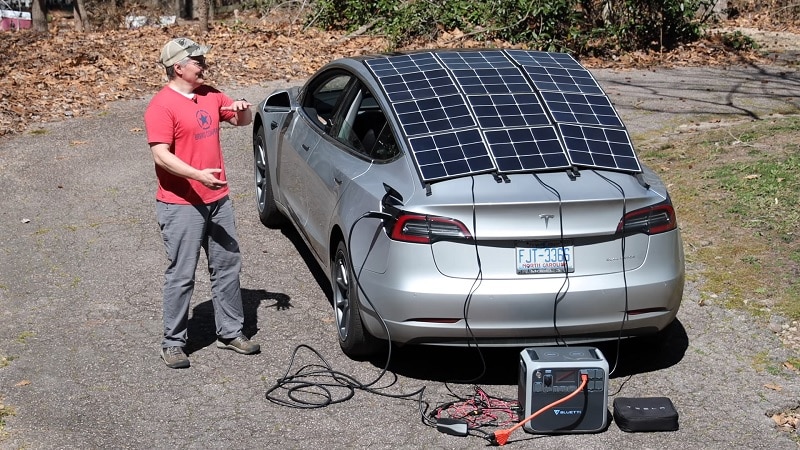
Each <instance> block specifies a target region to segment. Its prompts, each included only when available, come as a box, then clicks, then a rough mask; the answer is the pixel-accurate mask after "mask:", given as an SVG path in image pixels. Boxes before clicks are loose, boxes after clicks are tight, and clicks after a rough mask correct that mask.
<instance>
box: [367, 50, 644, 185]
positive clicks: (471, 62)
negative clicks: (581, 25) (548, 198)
mask: <svg viewBox="0 0 800 450" xmlns="http://www.w3.org/2000/svg"><path fill="white" fill-rule="evenodd" d="M365 63H366V64H367V66H368V67H369V69H370V70H371V71H372V73H373V74H374V75H375V77H376V78H377V80H378V82H379V83H380V85H381V87H382V89H383V90H384V92H385V93H386V95H387V97H388V99H389V101H390V103H391V104H392V107H393V109H394V113H395V115H396V117H397V119H398V121H399V124H400V126H401V128H402V130H403V133H404V134H405V136H406V137H407V138H408V142H409V144H410V148H411V152H412V155H413V156H414V159H415V162H416V163H417V167H418V169H419V171H420V174H421V177H422V179H423V181H424V182H431V181H438V180H442V179H447V178H452V177H457V176H463V175H469V174H475V173H484V172H488V171H496V172H500V173H511V172H525V171H538V170H553V169H563V168H569V167H592V168H603V169H613V170H620V171H630V172H639V171H641V166H640V165H639V161H638V159H637V158H636V155H635V153H634V151H633V146H632V144H631V141H630V137H629V136H628V133H627V131H626V130H625V128H624V125H623V124H622V121H621V120H620V118H619V116H618V115H617V113H616V111H615V110H614V107H613V105H612V104H611V102H610V100H609V99H608V97H607V96H606V95H605V94H604V93H603V90H602V89H601V88H600V85H599V84H598V83H597V81H596V80H595V79H594V77H593V76H592V74H591V73H590V72H589V71H588V70H587V69H585V68H584V67H583V66H582V65H581V64H580V63H578V62H577V61H576V60H575V59H574V58H573V57H572V56H570V55H568V54H564V53H551V52H532V51H525V50H505V51H503V50H482V51H439V52H423V53H414V54H407V55H396V56H388V57H380V58H374V59H368V60H366V61H365Z"/></svg>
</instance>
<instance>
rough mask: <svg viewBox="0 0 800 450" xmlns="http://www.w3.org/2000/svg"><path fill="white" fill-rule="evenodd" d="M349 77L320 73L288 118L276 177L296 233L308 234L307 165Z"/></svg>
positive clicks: (309, 172) (310, 194)
mask: <svg viewBox="0 0 800 450" xmlns="http://www.w3.org/2000/svg"><path fill="white" fill-rule="evenodd" d="M351 79H352V77H351V76H350V75H349V74H346V73H343V72H341V71H337V72H330V73H327V74H320V75H319V76H317V77H316V78H315V79H314V80H312V81H311V82H310V83H309V84H308V86H307V88H306V92H305V93H304V94H303V98H302V100H301V101H302V104H301V106H302V107H301V108H300V109H299V110H298V112H297V114H295V116H294V117H293V118H292V121H291V124H290V125H289V128H288V130H287V132H286V134H284V146H283V152H282V153H281V156H280V158H279V160H278V167H277V171H278V172H277V177H278V183H279V186H280V189H281V191H282V192H283V194H284V198H285V201H286V204H287V208H288V210H289V213H290V214H291V215H292V219H293V221H294V222H295V224H296V225H297V227H298V229H299V231H301V232H302V233H303V234H306V235H307V234H308V233H307V231H306V230H305V228H306V227H307V225H308V219H309V214H310V211H311V208H312V206H311V199H313V198H314V196H315V195H316V193H315V192H313V191H312V190H309V185H308V183H307V180H308V179H309V178H310V177H312V176H313V171H312V170H311V168H310V167H309V165H308V159H309V157H310V156H311V155H312V154H313V153H314V150H315V149H316V148H317V146H318V145H319V143H320V142H321V140H322V136H324V135H326V134H327V132H329V131H330V124H331V122H332V118H333V116H334V114H335V111H336V108H337V107H338V106H339V104H340V103H341V99H342V98H343V96H344V95H345V93H346V90H347V87H348V86H349V84H350V82H351Z"/></svg>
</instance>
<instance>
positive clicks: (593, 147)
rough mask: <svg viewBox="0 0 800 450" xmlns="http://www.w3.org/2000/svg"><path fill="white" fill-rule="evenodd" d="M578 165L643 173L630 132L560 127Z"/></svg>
mask: <svg viewBox="0 0 800 450" xmlns="http://www.w3.org/2000/svg"><path fill="white" fill-rule="evenodd" d="M558 128H559V129H560V130H561V134H562V135H563V136H564V143H565V145H566V147H567V153H568V154H569V158H570V159H571V160H572V162H573V163H574V164H575V165H578V166H587V167H596V168H601V169H619V170H624V171H631V172H641V170H642V168H641V166H640V165H639V160H638V159H637V158H636V154H635V153H634V151H633V144H631V141H630V138H629V137H628V133H627V132H625V130H622V129H611V128H597V127H587V126H581V125H570V124H559V125H558Z"/></svg>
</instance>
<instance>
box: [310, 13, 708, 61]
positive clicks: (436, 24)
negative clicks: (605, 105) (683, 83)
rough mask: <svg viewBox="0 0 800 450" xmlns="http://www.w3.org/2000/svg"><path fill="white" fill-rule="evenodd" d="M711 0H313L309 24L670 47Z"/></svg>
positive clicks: (688, 37) (403, 36)
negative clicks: (459, 32)
mask: <svg viewBox="0 0 800 450" xmlns="http://www.w3.org/2000/svg"><path fill="white" fill-rule="evenodd" d="M714 3H715V2H714V0H492V1H486V2H474V1H472V0H444V1H440V2H433V1H424V0H373V1H363V0H318V1H316V2H314V4H313V8H314V11H315V12H314V14H312V15H310V16H309V18H308V20H309V23H310V24H313V25H316V26H320V27H324V28H327V29H346V30H356V29H358V28H359V27H369V28H373V29H375V30H376V31H377V32H380V33H383V34H386V35H387V36H389V38H390V41H391V42H392V43H393V44H394V45H396V46H401V45H404V44H407V43H408V42H409V41H413V40H415V39H423V40H433V39H434V38H435V37H436V35H437V34H439V33H441V32H443V31H446V30H453V29H458V30H460V31H462V32H464V33H468V34H472V35H475V36H477V37H479V38H484V39H487V40H491V39H499V40H503V41H507V42H511V43H514V44H523V45H525V46H527V47H529V48H534V49H539V50H552V51H570V52H573V53H578V54H585V53H597V52H604V51H606V50H615V51H616V50H623V51H627V50H643V49H658V50H660V49H666V50H669V49H671V48H674V47H675V46H677V45H680V44H681V43H684V42H691V41H694V40H696V39H697V38H698V37H699V36H700V35H701V34H702V27H703V25H704V24H705V23H706V22H707V19H708V18H709V14H708V12H710V10H711V8H712V7H713V5H714Z"/></svg>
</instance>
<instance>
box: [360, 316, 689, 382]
mask: <svg viewBox="0 0 800 450" xmlns="http://www.w3.org/2000/svg"><path fill="white" fill-rule="evenodd" d="M590 346H593V347H597V348H598V349H599V350H600V351H601V352H602V353H603V356H605V358H606V360H607V362H608V366H609V371H613V372H612V373H611V378H620V377H626V376H629V375H634V374H641V373H646V372H653V371H656V370H662V369H665V368H667V367H671V366H673V365H675V364H677V363H678V362H680V361H681V359H683V355H684V354H685V352H686V349H687V348H688V346H689V338H688V336H687V335H686V330H685V329H684V327H683V324H681V323H680V321H679V320H675V321H674V322H672V324H671V325H670V326H668V327H667V328H666V329H664V331H662V332H661V333H659V334H657V335H655V336H651V337H641V338H636V339H625V340H622V341H620V342H619V343H618V342H616V341H614V342H601V343H597V344H595V345H590ZM521 351H522V348H481V349H480V351H478V349H476V348H474V347H473V348H455V347H432V346H422V345H408V346H404V347H394V348H393V349H392V355H391V358H392V361H391V364H390V365H389V370H391V371H392V372H394V373H396V374H398V375H402V376H405V377H409V378H416V379H421V380H429V381H439V382H459V383H480V384H483V385H509V384H511V385H513V384H517V378H518V376H519V375H518V370H519V355H520V352H521ZM617 355H619V358H617ZM372 363H373V364H375V365H376V366H379V367H383V365H384V363H385V360H384V361H379V360H375V361H372ZM615 363H616V368H615V367H614V366H615Z"/></svg>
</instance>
